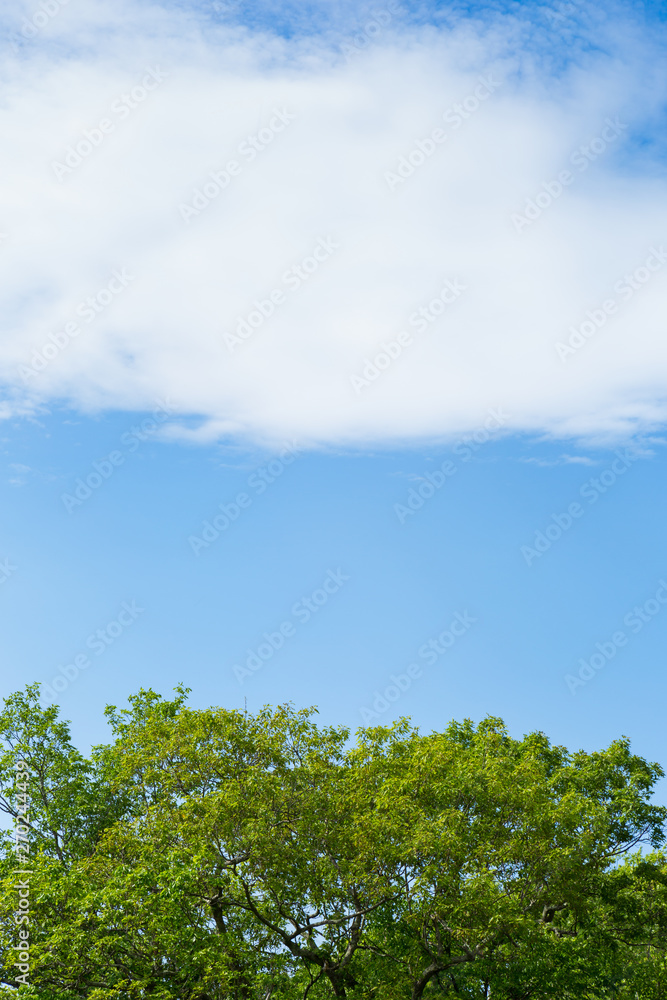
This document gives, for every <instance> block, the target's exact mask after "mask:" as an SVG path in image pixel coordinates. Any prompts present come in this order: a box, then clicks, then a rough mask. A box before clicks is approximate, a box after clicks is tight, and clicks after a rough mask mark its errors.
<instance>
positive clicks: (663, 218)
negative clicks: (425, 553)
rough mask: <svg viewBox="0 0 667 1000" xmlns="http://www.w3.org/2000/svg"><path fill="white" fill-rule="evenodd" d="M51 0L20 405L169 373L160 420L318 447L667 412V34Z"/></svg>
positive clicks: (17, 68) (39, 61) (28, 101)
mask: <svg viewBox="0 0 667 1000" xmlns="http://www.w3.org/2000/svg"><path fill="white" fill-rule="evenodd" d="M48 4H50V5H51V6H49V10H51V9H52V8H53V9H54V10H55V11H56V12H55V13H54V14H52V15H48V16H47V14H48V12H47V14H45V17H42V18H37V21H36V20H35V16H36V12H39V10H40V8H39V7H35V8H34V9H33V8H30V9H28V8H26V21H24V20H23V19H19V20H18V21H17V22H16V24H15V25H14V26H13V28H14V37H15V39H18V42H17V44H15V46H14V51H13V53H11V54H10V57H9V60H8V63H7V69H6V70H5V81H4V82H5V92H6V94H7V97H6V99H5V101H4V103H3V106H2V108H1V109H0V120H1V125H2V128H1V134H2V136H3V144H4V152H3V160H2V162H3V166H2V174H1V178H0V179H1V181H2V185H1V190H0V232H1V233H2V234H3V235H2V238H0V255H1V262H2V267H3V270H4V277H5V280H4V282H3V288H4V291H3V292H2V293H1V295H2V313H3V316H4V333H3V337H2V343H1V345H0V377H1V378H2V379H3V382H4V384H5V386H6V402H5V404H4V405H3V411H2V412H3V413H5V414H10V413H24V412H26V411H29V410H30V408H31V407H34V408H36V407H40V406H44V405H46V406H48V405H51V404H53V403H55V402H65V403H67V404H68V405H71V406H73V407H75V408H78V409H81V410H83V411H97V410H100V409H105V408H112V409H113V408H121V409H123V408H128V409H133V410H136V409H146V410H149V409H153V408H154V406H155V405H156V400H164V399H168V400H169V401H170V406H172V407H173V408H174V410H175V412H176V414H177V416H176V417H175V418H174V420H173V422H172V424H171V432H172V433H173V434H180V435H182V436H186V437H191V438H193V439H200V440H212V439H215V438H219V437H228V436H231V437H235V438H250V439H253V440H256V441H261V442H265V443H270V442H272V441H284V440H287V439H292V438H296V439H298V440H299V441H300V442H301V443H302V444H304V445H307V444H311V445H329V444H346V445H363V444H366V443H371V442H372V443H383V442H387V443H389V442H406V443H407V442H410V441H414V440H418V439H433V438H438V439H442V438H447V437H448V436H449V435H453V434H460V433H461V432H464V431H466V430H470V429H472V428H475V427H477V426H479V425H480V423H481V422H482V421H483V419H484V417H485V414H486V413H487V412H488V410H489V409H490V408H491V407H494V406H502V407H503V408H504V411H505V412H507V413H508V414H509V423H508V429H509V430H514V431H530V432H537V433H546V434H549V435H554V436H560V437H568V436H574V437H587V438H597V439H600V438H613V437H615V436H625V435H627V434H631V433H633V432H635V431H641V430H645V429H647V428H649V427H652V426H655V425H657V424H660V423H662V422H664V420H665V418H666V417H667V404H666V402H665V389H664V387H665V385H667V344H666V340H665V335H664V321H665V306H666V304H667V228H666V224H667V199H666V198H665V194H666V187H667V185H666V183H665V179H664V160H663V159H662V154H661V152H660V148H659V135H660V131H661V114H662V106H663V103H664V97H665V90H666V87H665V77H664V71H662V70H661V69H660V65H661V62H660V59H658V55H659V54H660V53H661V51H662V48H661V46H662V42H661V39H660V34H659V32H658V33H656V32H655V31H649V29H648V26H646V25H642V24H641V23H640V22H636V21H633V20H632V19H630V18H629V15H626V13H623V12H622V11H621V10H619V12H618V16H617V18H616V20H615V27H614V29H613V30H611V29H608V32H607V35H606V36H605V37H601V36H600V34H599V32H600V31H601V28H600V27H599V23H598V26H597V28H596V31H597V32H598V34H597V35H596V38H595V46H592V45H590V46H586V45H581V46H580V47H579V48H578V49H577V54H576V57H574V58H571V59H570V60H569V62H568V61H566V60H560V62H559V59H558V58H557V55H558V52H557V50H555V49H554V48H553V46H551V47H549V45H547V42H545V40H544V37H545V36H546V35H547V34H548V29H549V17H546V18H544V20H543V22H541V23H540V25H538V27H535V25H534V24H533V25H531V24H529V23H528V22H524V21H521V19H519V18H517V17H516V16H515V17H513V18H510V17H506V18H504V19H501V20H498V19H496V18H495V17H491V15H489V17H488V19H487V20H486V21H484V19H479V18H477V19H471V18H467V17H465V16H458V17H457V18H450V20H449V23H448V24H447V25H440V26H438V25H432V24H431V25H428V24H423V25H421V26H417V25H414V24H411V25H409V24H407V23H406V21H405V18H404V17H403V16H402V14H401V12H400V10H399V8H398V7H397V6H393V7H392V6H391V5H388V6H387V5H385V6H384V7H383V8H380V7H379V6H378V7H377V8H376V9H375V12H374V13H369V15H368V17H367V18H366V19H365V20H364V19H363V18H362V20H361V21H360V22H359V23H358V24H356V25H355V26H354V30H352V29H351V30H350V33H349V35H348V36H346V35H345V34H344V33H343V39H344V44H343V45H342V46H341V44H340V38H339V39H338V40H337V43H336V44H334V43H333V42H332V41H331V38H330V37H329V36H328V35H321V36H310V37H304V36H297V37H293V38H291V39H288V38H284V37H279V36H276V35H271V34H270V33H268V32H267V31H266V30H262V29H260V28H254V29H252V30H250V29H248V28H247V27H244V26H243V25H240V24H238V23H235V24H232V23H225V22H224V20H223V21H218V22H215V23H214V22H212V21H211V19H210V18H204V17H203V15H200V14H197V13H196V12H194V11H191V12H190V13H189V14H186V13H184V12H183V11H178V10H173V9H167V8H160V7H158V6H149V5H144V6H139V5H135V4H134V3H132V2H126V3H125V4H120V5H118V6H117V7H113V8H112V7H111V6H110V5H109V4H108V3H95V2H91V3H87V4H86V5H85V10H83V9H82V8H81V7H80V6H79V7H77V6H76V4H75V2H74V0H71V2H70V3H68V4H66V5H65V4H62V0H60V3H58V2H57V0H47V4H46V5H44V4H43V5H42V7H43V8H45V6H48ZM556 6H557V5H556ZM561 6H563V5H561ZM569 6H572V5H569ZM555 9H556V8H554V10H555ZM552 13H553V12H552ZM560 16H561V18H562V17H563V16H564V15H560ZM45 18H47V19H46V20H45ZM552 20H553V18H552ZM37 22H39V23H37ZM42 22H44V23H43V24H42ZM583 23H584V22H579V21H577V22H576V27H577V28H578V30H579V32H580V34H581V30H583V29H582V24H583ZM591 23H593V22H591ZM26 24H27V25H28V27H27V28H26ZM31 25H32V27H34V28H35V32H34V33H32V32H31V27H30V26H31ZM574 26H575V24H574V22H573V24H572V28H573V29H574ZM538 28H539V30H538ZM586 30H592V28H588V29H586ZM561 33H562V32H561ZM355 39H356V41H355ZM366 41H367V43H368V44H366ZM550 44H551V43H550ZM547 55H548V58H547ZM662 64H664V58H663V62H662ZM647 67H648V68H647ZM651 67H655V68H653V69H652V68H651ZM179 415H180V416H179ZM186 418H187V419H186ZM193 418H194V419H193Z"/></svg>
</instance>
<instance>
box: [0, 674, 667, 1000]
mask: <svg viewBox="0 0 667 1000" xmlns="http://www.w3.org/2000/svg"><path fill="white" fill-rule="evenodd" d="M187 694H188V692H187V690H186V689H184V688H178V689H177V690H176V692H175V696H174V697H173V699H171V700H168V699H164V698H162V697H161V696H159V695H158V694H156V693H154V692H152V691H140V692H139V693H138V694H137V695H134V696H133V697H131V698H130V699H129V705H128V707H127V708H126V709H123V710H120V711H119V710H117V709H116V708H114V707H110V708H109V709H107V718H108V721H109V723H110V725H111V731H112V736H111V739H110V741H109V742H108V743H107V744H104V745H101V746H98V747H96V748H95V749H94V750H93V752H92V754H91V755H90V757H89V759H86V758H84V757H83V756H82V755H81V754H80V753H79V752H78V751H77V750H76V748H75V747H74V746H73V745H72V742H71V738H70V733H69V728H68V726H67V725H66V724H65V723H63V722H62V721H59V719H58V713H57V710H56V709H55V708H47V709H42V708H41V707H40V705H39V690H38V687H37V686H30V687H28V688H26V690H25V691H24V692H19V693H17V694H15V695H12V696H11V697H10V698H9V699H7V701H6V702H5V707H4V710H3V711H2V712H1V713H0V740H1V741H2V743H1V749H0V792H1V797H0V808H1V809H3V810H4V811H5V812H6V813H7V814H8V815H9V816H10V817H16V816H17V815H18V811H19V808H20V803H19V800H18V798H17V791H16V787H15V783H14V777H15V772H16V766H17V762H19V761H21V762H24V764H25V767H26V769H27V771H28V773H29V775H30V777H29V782H28V783H29V786H30V799H31V811H30V815H29V831H30V832H29V838H30V849H31V866H32V868H33V873H32V875H31V877H30V945H31V969H30V985H23V984H22V983H20V982H19V981H18V980H17V978H16V972H15V966H14V962H15V954H16V951H15V949H16V944H17V938H16V930H17V928H16V925H15V920H14V917H15V912H16V905H17V896H16V882H17V877H16V871H17V870H18V867H19V862H18V860H17V858H16V855H15V853H14V851H13V845H12V843H11V837H10V835H9V834H8V833H7V834H5V835H4V838H3V841H2V849H1V855H0V917H1V921H2V923H1V927H2V930H1V932H0V983H2V984H3V985H2V986H1V987H0V992H5V993H8V994H12V995H13V994H14V993H15V991H16V988H17V987H19V994H20V995H23V994H25V995H26V996H37V997H39V998H40V1000H78V998H84V997H85V998H86V1000H144V998H146V1000H149V998H150V1000H269V998H271V997H276V998H277V997H285V998H287V1000H297V998H299V1000H301V998H311V1000H318V998H327V997H345V998H348V1000H361V998H364V1000H366V998H368V1000H370V998H382V1000H385V998H390V1000H403V998H404V1000H417V998H421V997H424V998H429V997H433V998H435V997H458V998H462V1000H482V998H493V1000H555V998H556V997H558V998H559V1000H560V998H563V1000H575V998H576V1000H581V998H588V1000H607V998H610V1000H611V998H615V1000H658V998H664V997H665V996H667V965H666V963H665V949H666V947H667V861H666V859H665V857H664V856H663V854H662V853H661V852H660V850H659V849H660V846H661V844H662V841H663V824H664V820H665V815H666V811H665V810H664V809H662V808H660V807H657V806H655V805H653V804H652V802H651V796H652V790H653V787H654V785H655V782H656V780H657V779H658V778H659V777H661V776H662V771H661V769H660V768H659V766H658V765H657V764H650V763H647V762H646V761H644V760H643V759H642V758H640V757H637V756H636V755H633V754H632V753H631V751H630V747H629V745H628V742H627V740H618V741H616V742H614V743H612V744H611V746H610V747H609V748H607V749H606V750H603V751H600V752H598V753H590V754H589V753H583V752H578V753H568V751H566V750H565V749H564V748H563V747H558V746H552V745H551V744H550V743H549V741H548V740H547V738H546V737H545V736H544V735H543V734H541V733H533V734H530V735H529V736H526V737H524V738H523V739H521V740H517V739H512V738H511V737H510V736H509V734H508V733H507V731H506V729H505V727H504V726H503V724H502V722H501V721H500V720H499V719H487V720H485V721H484V722H483V723H481V724H480V725H478V726H474V725H473V724H472V723H471V722H469V721H466V722H464V723H462V724H457V723H452V724H451V725H449V726H448V727H447V729H445V731H444V732H441V733H431V734H426V735H424V734H421V733H419V732H418V731H417V730H416V729H414V728H412V727H411V726H410V724H409V723H408V722H407V721H406V720H403V721H401V722H399V723H397V724H395V725H394V726H391V727H375V728H372V729H366V730H360V731H359V732H358V733H357V735H356V740H354V741H352V740H351V739H350V733H349V732H348V730H346V729H345V728H343V727H318V726H317V724H316V723H315V721H314V714H313V711H312V710H301V711H297V710H294V709H292V708H291V707H289V706H281V707H278V708H275V709H270V708H266V709H264V710H263V711H261V712H260V713H258V714H257V715H250V714H248V713H241V712H236V711H230V710H226V709H222V708H209V709H205V710H197V709H192V708H190V707H189V706H188V704H187Z"/></svg>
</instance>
